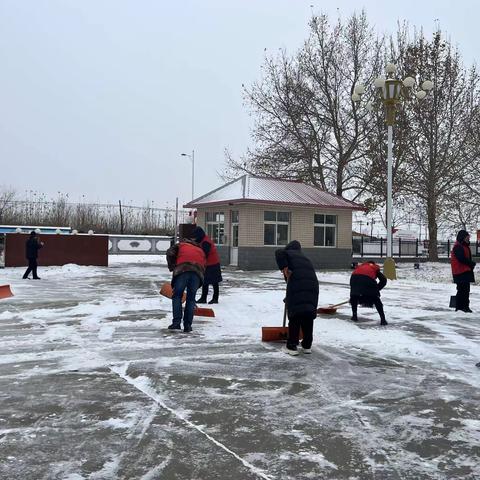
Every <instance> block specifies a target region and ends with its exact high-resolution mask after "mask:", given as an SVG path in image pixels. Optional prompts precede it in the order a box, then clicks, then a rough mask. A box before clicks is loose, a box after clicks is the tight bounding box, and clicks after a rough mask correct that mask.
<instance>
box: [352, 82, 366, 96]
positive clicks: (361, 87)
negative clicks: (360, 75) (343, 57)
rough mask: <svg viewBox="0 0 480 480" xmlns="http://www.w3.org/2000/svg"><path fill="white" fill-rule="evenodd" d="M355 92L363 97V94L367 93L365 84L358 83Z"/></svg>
mask: <svg viewBox="0 0 480 480" xmlns="http://www.w3.org/2000/svg"><path fill="white" fill-rule="evenodd" d="M354 92H355V93H356V94H357V95H363V94H364V93H365V85H363V84H361V83H358V84H357V85H356V86H355V89H354Z"/></svg>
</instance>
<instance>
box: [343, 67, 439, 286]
mask: <svg viewBox="0 0 480 480" xmlns="http://www.w3.org/2000/svg"><path fill="white" fill-rule="evenodd" d="M385 70H386V72H387V78H385V77H384V76H380V77H378V78H377V79H376V80H375V83H374V85H375V88H376V89H377V90H378V91H379V92H380V97H381V101H382V103H383V104H384V106H385V122H386V124H387V137H388V150H387V258H386V259H385V262H384V264H383V269H384V274H385V276H386V277H387V278H388V279H390V280H395V279H396V278H397V275H396V268H395V261H394V260H393V231H392V230H393V221H392V220H393V206H392V198H393V188H392V187H393V185H392V183H393V171H392V164H393V126H394V125H395V114H396V111H397V108H398V107H399V105H400V104H401V103H402V101H403V100H405V99H407V98H409V95H410V93H409V92H410V89H411V88H412V87H413V86H414V85H415V79H414V78H413V77H406V78H405V79H404V80H403V81H402V80H400V79H398V78H395V72H396V70H397V68H396V66H395V65H394V64H393V63H388V64H387V66H386V68H385ZM421 88H422V89H421V90H419V91H417V92H416V93H415V96H416V97H417V98H418V99H419V100H422V99H424V98H425V97H426V96H427V94H428V92H429V91H430V90H432V88H433V83H432V82H431V81H430V80H425V81H424V82H423V83H422V85H421ZM364 93H365V86H364V85H362V84H357V85H356V86H355V88H354V93H353V95H352V100H353V101H354V102H359V101H360V99H361V96H362V95H363V94H364ZM367 110H369V111H371V110H373V105H372V103H371V102H368V103H367Z"/></svg>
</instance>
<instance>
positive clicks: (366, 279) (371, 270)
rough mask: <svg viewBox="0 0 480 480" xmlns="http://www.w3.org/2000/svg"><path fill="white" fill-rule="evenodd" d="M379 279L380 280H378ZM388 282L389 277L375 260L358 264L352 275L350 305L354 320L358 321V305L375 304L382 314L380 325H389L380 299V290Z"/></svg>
mask: <svg viewBox="0 0 480 480" xmlns="http://www.w3.org/2000/svg"><path fill="white" fill-rule="evenodd" d="M377 280H378V282H377ZM386 284H387V278H386V277H385V275H384V274H383V273H382V272H381V271H380V267H379V266H378V265H377V264H376V263H375V262H365V263H361V264H360V265H358V266H357V267H356V268H355V270H354V271H353V273H352V276H351V277H350V305H351V306H352V320H353V321H354V322H356V321H357V320H358V317H357V309H358V305H359V304H360V305H363V306H365V307H372V306H373V305H375V308H376V309H377V312H378V314H379V315H380V325H388V323H387V320H386V319H385V312H384V311H383V303H382V301H381V300H380V290H382V289H383V288H384V287H385V285H386Z"/></svg>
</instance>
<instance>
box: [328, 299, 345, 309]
mask: <svg viewBox="0 0 480 480" xmlns="http://www.w3.org/2000/svg"><path fill="white" fill-rule="evenodd" d="M347 303H350V300H345V301H344V302H342V303H337V304H336V305H329V306H328V308H337V307H341V306H342V305H346V304H347Z"/></svg>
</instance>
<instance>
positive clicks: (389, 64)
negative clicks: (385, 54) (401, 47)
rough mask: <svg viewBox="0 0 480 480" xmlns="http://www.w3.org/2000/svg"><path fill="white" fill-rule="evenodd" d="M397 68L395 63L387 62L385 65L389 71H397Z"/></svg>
mask: <svg viewBox="0 0 480 480" xmlns="http://www.w3.org/2000/svg"><path fill="white" fill-rule="evenodd" d="M396 70H397V67H396V65H395V64H394V63H391V62H390V63H387V66H386V67H385V71H386V72H387V73H395V71H396Z"/></svg>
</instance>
